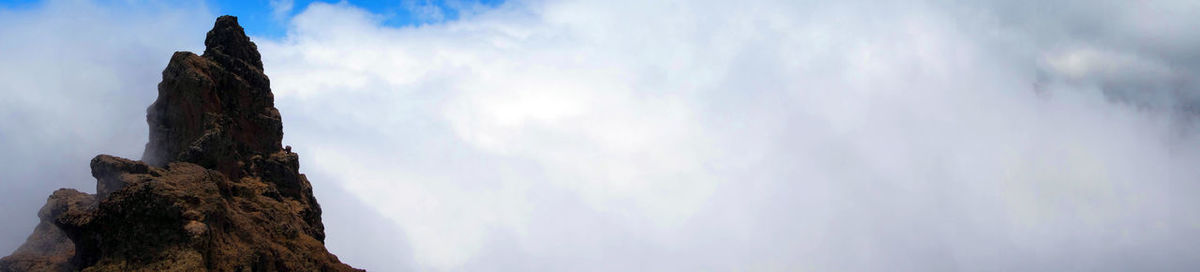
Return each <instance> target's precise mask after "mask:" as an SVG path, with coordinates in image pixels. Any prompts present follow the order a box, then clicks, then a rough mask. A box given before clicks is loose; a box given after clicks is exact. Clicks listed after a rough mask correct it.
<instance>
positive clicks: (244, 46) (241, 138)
mask: <svg viewBox="0 0 1200 272" xmlns="http://www.w3.org/2000/svg"><path fill="white" fill-rule="evenodd" d="M204 44H205V46H207V49H205V50H204V55H203V56H197V55H196V54H193V53H191V52H175V55H174V56H172V57H171V62H170V63H169V64H167V68H166V69H164V70H163V81H162V83H159V84H158V100H155V101H154V104H151V105H150V108H148V109H146V122H147V123H149V125H150V142H149V143H147V144H146V150H145V152H144V153H143V154H142V160H143V161H145V162H146V163H149V164H150V165H154V166H158V167H163V166H166V164H167V163H169V162H172V161H184V162H191V163H196V164H199V165H202V166H204V167H207V168H210V169H216V170H217V171H220V172H221V173H224V174H225V175H226V176H229V177H230V178H233V179H237V178H240V177H241V176H242V175H243V173H241V171H240V170H241V169H240V168H241V167H240V166H239V165H237V164H236V163H237V162H238V161H242V160H243V159H245V158H249V157H251V156H254V155H270V154H272V153H275V152H277V151H279V150H281V149H282V148H281V146H280V141H281V140H282V139H283V123H282V122H281V120H280V116H279V110H277V109H275V97H274V95H272V94H271V87H270V84H271V83H270V79H268V78H267V75H266V74H264V73H263V71H262V60H261V57H260V56H259V54H258V49H257V46H255V45H254V43H253V42H251V41H250V38H248V37H246V34H245V33H244V32H243V30H242V27H241V26H238V24H237V18H236V17H232V16H222V17H220V18H217V22H216V24H215V25H214V26H213V29H212V30H211V31H209V32H208V37H207V38H206V39H205V41H204Z"/></svg>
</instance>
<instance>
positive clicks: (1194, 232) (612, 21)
mask: <svg viewBox="0 0 1200 272" xmlns="http://www.w3.org/2000/svg"><path fill="white" fill-rule="evenodd" d="M221 14H231V15H235V16H238V17H239V21H240V22H242V24H243V26H245V27H246V28H247V29H246V31H247V33H248V34H249V35H251V38H252V40H254V41H255V42H256V43H257V44H258V48H259V50H260V51H261V53H262V56H263V62H264V67H265V72H266V73H267V75H268V76H270V77H271V82H272V83H273V85H272V89H273V92H274V93H275V99H276V101H275V102H276V106H277V107H278V108H279V110H280V112H281V114H282V116H283V122H284V133H285V136H284V144H287V145H290V146H292V147H293V151H295V152H297V153H299V154H300V158H301V163H300V165H301V171H302V172H304V173H306V174H308V176H309V179H310V180H311V181H312V183H313V187H314V191H315V194H316V196H317V198H318V200H319V201H320V203H321V205H322V207H323V208H324V221H325V225H326V232H327V234H328V235H327V236H328V238H327V240H326V243H327V246H328V247H329V249H330V251H331V252H333V253H334V254H337V255H338V256H339V257H340V258H341V260H342V261H344V262H346V263H348V264H351V265H353V266H356V267H360V268H365V269H368V270H372V271H631V270H632V271H696V270H701V271H731V270H732V271H962V270H967V271H1097V270H1117V271H1147V270H1148V271H1194V270H1197V269H1200V244H1197V243H1195V241H1197V239H1200V210H1197V209H1195V207H1200V197H1196V195H1197V193H1200V167H1198V165H1200V126H1197V125H1200V124H1198V123H1197V122H1198V118H1197V117H1200V82H1197V80H1196V79H1197V78H1200V51H1198V50H1196V48H1200V31H1195V30H1196V29H1200V2H1195V1H1167V0H1161V1H1159V0H1147V1H1105V0H1100V1H1082V0H1050V1H1047V0H1037V1H1034V0H1016V1H1011V0H1010V1H988V0H980V1H935V0H930V1H886V0H883V1H859V0H849V1H832V2H831V1H805V0H800V1H796V0H786V1H783V0H781V1H775V0H750V1H737V2H730V1H708V0H699V1H670V0H668V1H624V0H616V1H577V0H561V1H552V0H527V1H526V0H510V1H503V2H493V1H486V2H470V1H435V2H423V1H392V2H382V1H381V2H358V1H345V2H323V1H311V2H309V1H245V2H242V1H210V2H177V1H171V2H158V1H143V0H137V1H86V0H64V1H46V2H41V1H3V2H0V37H4V38H3V39H0V150H2V151H3V152H0V201H3V202H2V203H0V218H6V220H3V221H0V252H3V251H10V250H12V249H15V248H16V247H17V246H18V245H19V244H20V243H21V242H22V241H23V240H24V238H25V237H26V236H27V235H28V234H29V233H30V232H31V231H32V229H33V226H34V225H35V224H36V223H37V217H36V211H37V209H38V208H39V207H40V206H41V205H42V204H43V203H44V201H45V198H46V196H48V195H49V194H50V193H51V192H52V191H53V190H54V189H57V188H60V187H72V188H78V189H80V190H83V191H93V190H94V189H93V188H94V186H95V185H94V184H95V183H94V182H95V181H94V179H92V178H91V176H90V172H89V169H88V168H87V163H88V161H89V160H90V159H91V158H92V157H93V156H95V155H96V154H113V155H117V156H122V157H127V158H138V157H140V153H141V151H142V148H143V146H144V144H145V142H146V136H145V135H146V132H147V128H146V123H145V119H144V118H145V107H146V106H148V105H149V104H150V103H151V102H152V101H153V100H154V96H155V94H156V90H155V86H156V84H157V82H158V81H160V80H161V76H160V73H161V71H162V69H163V68H164V67H165V66H166V62H167V61H168V60H169V57H170V55H171V53H172V52H174V51H179V50H188V51H193V52H200V51H202V50H203V39H204V33H205V32H206V31H207V30H208V29H209V28H211V26H212V22H213V20H214V18H215V17H216V16H219V15H221Z"/></svg>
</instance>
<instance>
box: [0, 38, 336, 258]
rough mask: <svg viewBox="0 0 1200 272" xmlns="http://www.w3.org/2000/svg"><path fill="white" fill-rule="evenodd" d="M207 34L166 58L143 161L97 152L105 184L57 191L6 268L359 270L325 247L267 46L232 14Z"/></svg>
mask: <svg viewBox="0 0 1200 272" xmlns="http://www.w3.org/2000/svg"><path fill="white" fill-rule="evenodd" d="M205 45H206V46H207V47H208V48H207V49H206V50H205V52H204V55H203V56H197V55H195V54H192V53H189V52H176V53H175V55H174V56H172V58H171V61H170V63H169V64H168V65H167V68H166V69H165V70H163V81H162V83H160V84H159V86H158V87H159V88H158V95H159V96H158V99H157V100H156V101H155V102H154V104H152V105H151V106H150V108H149V109H147V116H146V119H147V123H148V124H149V125H150V142H149V143H147V144H146V150H145V152H144V154H143V160H144V162H143V161H133V160H129V159H124V158H119V157H114V156H109V155H99V156H96V157H95V158H94V159H92V162H91V168H92V176H93V177H95V178H96V192H97V195H88V194H84V193H80V192H78V191H75V190H70V189H62V190H59V191H57V192H55V193H54V195H52V196H51V197H50V200H49V201H47V203H46V207H45V208H43V209H42V212H41V213H40V214H39V217H41V219H42V223H41V224H39V225H38V227H37V229H36V230H35V231H34V233H33V235H31V236H30V238H29V240H28V241H27V242H26V243H25V245H23V246H22V247H21V249H19V250H17V252H15V253H14V254H13V255H12V256H9V257H5V258H4V259H2V260H0V271H74V270H82V271H205V270H210V271H356V270H357V269H354V268H352V267H350V266H348V265H345V264H342V263H341V262H340V261H339V260H338V258H337V256H335V255H333V254H331V253H329V251H328V250H326V248H325V243H324V240H325V228H324V224H323V223H322V222H321V206H320V205H319V204H318V203H317V200H316V198H315V197H313V193H312V185H311V184H310V183H309V181H308V178H307V177H305V176H304V174H301V173H300V171H299V168H300V163H299V156H298V155H297V154H296V153H292V152H291V148H287V149H283V148H281V140H282V137H283V125H282V122H281V121H280V120H281V119H280V117H279V111H278V110H276V109H275V107H274V98H273V96H272V94H271V90H270V86H269V85H270V83H269V80H268V79H267V76H266V75H265V74H263V72H262V68H263V67H262V61H261V57H260V56H259V53H258V50H257V47H256V46H255V45H254V43H253V42H251V41H250V39H249V38H248V37H246V36H245V34H244V33H243V30H242V28H241V26H238V24H237V18H235V17H232V16H222V17H220V18H218V19H217V22H216V24H215V25H214V27H213V30H212V31H209V32H208V38H207V39H206V40H205Z"/></svg>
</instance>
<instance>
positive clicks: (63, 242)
mask: <svg viewBox="0 0 1200 272" xmlns="http://www.w3.org/2000/svg"><path fill="white" fill-rule="evenodd" d="M95 206H96V197H95V196H94V195H90V194H85V193H81V192H79V191H76V190H73V189H59V190H58V191H55V192H54V194H51V195H50V197H49V199H47V200H46V205H45V206H42V209H41V210H40V211H38V218H39V219H41V222H40V223H38V225H37V227H36V228H35V229H34V230H33V234H30V235H29V238H28V239H26V240H25V244H22V245H21V247H20V248H17V250H16V251H15V252H13V254H12V255H9V256H8V257H4V258H3V259H0V271H73V270H77V269H76V267H75V266H74V265H72V264H71V258H73V257H74V256H75V244H74V243H72V242H71V239H69V238H67V235H66V233H64V232H63V231H62V230H61V229H59V228H58V227H57V226H55V221H56V220H57V218H58V216H59V215H62V214H64V213H67V212H68V211H76V212H79V211H90V210H92V209H94V207H95Z"/></svg>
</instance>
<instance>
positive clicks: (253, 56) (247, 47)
mask: <svg viewBox="0 0 1200 272" xmlns="http://www.w3.org/2000/svg"><path fill="white" fill-rule="evenodd" d="M204 46H205V47H206V48H205V49H204V56H205V57H209V58H216V57H214V56H225V57H229V58H230V59H231V60H237V61H243V62H246V64H249V65H250V66H251V67H254V68H258V70H259V71H262V69H263V65H262V57H261V56H259V54H258V46H257V45H255V44H254V42H252V41H250V37H247V36H246V32H245V30H243V29H242V26H241V25H238V21H237V17H233V16H229V15H225V16H221V17H218V18H217V23H216V24H214V25H213V29H212V30H210V31H208V36H207V37H205V39H204Z"/></svg>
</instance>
